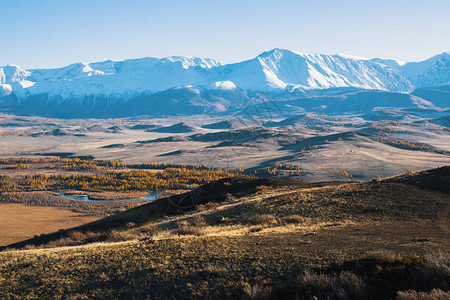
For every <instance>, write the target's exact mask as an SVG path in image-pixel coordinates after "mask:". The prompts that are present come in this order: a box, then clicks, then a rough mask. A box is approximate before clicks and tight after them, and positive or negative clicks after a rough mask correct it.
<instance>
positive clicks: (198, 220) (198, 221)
mask: <svg viewBox="0 0 450 300" xmlns="http://www.w3.org/2000/svg"><path fill="white" fill-rule="evenodd" d="M191 225H192V226H196V227H201V226H206V222H205V219H203V218H202V217H200V216H196V217H194V218H192V220H191Z"/></svg>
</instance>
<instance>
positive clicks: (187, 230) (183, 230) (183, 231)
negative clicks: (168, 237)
mask: <svg viewBox="0 0 450 300" xmlns="http://www.w3.org/2000/svg"><path fill="white" fill-rule="evenodd" d="M173 233H174V234H177V235H202V230H201V229H200V228H198V227H193V226H180V227H178V228H176V229H174V231H173Z"/></svg>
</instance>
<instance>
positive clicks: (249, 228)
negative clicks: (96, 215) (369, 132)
mask: <svg viewBox="0 0 450 300" xmlns="http://www.w3.org/2000/svg"><path fill="white" fill-rule="evenodd" d="M449 183H450V168H449V167H443V168H440V169H435V170H429V171H424V172H420V173H408V174H404V175H401V176H398V177H393V178H386V179H377V180H373V181H371V182H363V183H342V182H325V183H315V184H310V183H305V182H301V181H292V180H273V179H248V178H230V179H221V180H219V181H216V182H213V183H209V184H206V185H204V186H201V187H200V188H198V189H197V190H194V191H192V192H189V193H185V194H182V195H175V196H172V197H169V198H163V199H158V200H156V201H154V202H152V203H148V204H145V205H142V206H139V207H136V208H133V209H130V210H127V211H125V212H123V213H119V214H117V215H113V216H110V217H107V218H104V219H101V220H99V221H96V222H93V223H90V224H86V225H83V226H80V227H77V228H73V229H70V230H66V231H60V232H57V233H53V234H50V235H45V236H40V237H37V238H34V239H31V240H27V241H24V242H21V243H17V244H14V245H11V246H10V247H9V248H8V249H3V250H4V251H3V252H2V253H0V281H1V284H0V294H1V295H3V298H25V297H28V298H36V299H42V298H57V297H60V296H61V297H63V298H74V299H80V298H123V299H130V298H139V299H142V298H144V299H145V298H148V299H155V298H156V299H163V298H180V299H185V298H205V297H206V298H238V299H240V298H242V299H252V298H254V299H259V298H278V299H285V298H294V297H295V296H297V297H299V298H300V299H303V298H305V299H310V298H311V297H312V296H317V297H318V298H319V299H327V298H329V299H361V298H372V299H373V298H379V299H389V298H395V297H397V296H398V297H399V298H400V299H419V297H420V295H422V296H423V295H425V294H420V293H421V292H422V293H427V294H433V295H434V296H433V297H435V298H436V299H440V298H439V297H444V298H442V299H446V297H448V294H446V291H448V290H449V289H450V287H449V282H450V259H449V255H448V254H449V252H448V250H449V249H448V245H449V244H450V238H449V234H448V231H449V225H450V216H449V203H450V202H449V200H450V191H449V189H448V187H449ZM14 248H16V249H14ZM23 248H25V249H23ZM433 289H436V290H434V291H433ZM408 290H415V291H408ZM414 293H415V294H414ZM411 295H412V296H411ZM402 297H403V298H402ZM405 297H406V298H405ZM407 297H410V298H407ZM411 297H416V298H411ZM424 297H425V296H424Z"/></svg>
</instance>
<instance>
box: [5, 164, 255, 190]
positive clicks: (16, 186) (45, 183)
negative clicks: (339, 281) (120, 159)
mask: <svg viewBox="0 0 450 300" xmlns="http://www.w3.org/2000/svg"><path fill="white" fill-rule="evenodd" d="M235 176H246V177H252V175H243V174H242V172H240V171H228V170H213V169H196V168H167V169H165V170H163V171H158V172H147V171H141V170H132V171H129V172H118V171H109V172H106V173H105V174H99V175H83V174H77V175H64V174H58V175H44V174H39V175H26V176H22V177H14V178H13V177H9V176H0V192H17V191H37V190H49V189H77V190H107V191H140V190H145V191H156V190H160V189H189V188H191V187H192V186H195V185H200V184H204V183H207V182H210V181H215V180H219V179H222V178H227V177H235Z"/></svg>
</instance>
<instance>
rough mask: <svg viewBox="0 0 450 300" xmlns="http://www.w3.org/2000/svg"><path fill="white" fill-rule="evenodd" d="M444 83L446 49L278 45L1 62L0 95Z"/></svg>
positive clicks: (285, 90)
mask: <svg viewBox="0 0 450 300" xmlns="http://www.w3.org/2000/svg"><path fill="white" fill-rule="evenodd" d="M449 83H450V52H444V53H442V54H439V55H436V56H434V57H432V58H430V59H428V60H425V61H423V62H412V63H406V64H403V63H401V62H398V61H396V60H390V59H381V58H374V59H366V58H362V57H357V56H351V55H346V54H335V55H325V54H303V53H300V52H296V51H291V50H287V49H280V48H275V49H272V50H270V51H266V52H263V53H261V54H260V55H258V56H257V57H255V58H253V59H250V60H246V61H242V62H239V63H234V64H227V65H222V64H220V63H219V62H218V61H216V60H213V59H209V58H199V57H189V56H170V57H165V58H157V57H144V58H138V59H125V60H107V61H102V62H94V63H74V64H70V65H68V66H65V67H61V68H53V69H31V70H24V69H22V68H20V67H19V66H14V65H9V66H5V67H0V103H1V102H2V101H1V97H5V96H9V95H11V94H13V95H14V96H15V98H14V97H13V98H14V99H17V100H14V101H16V102H17V103H22V102H26V101H28V100H29V99H40V100H39V101H44V103H46V105H47V104H48V103H57V104H59V103H63V102H70V103H72V102H73V103H75V104H76V105H78V106H80V105H84V104H83V103H85V102H84V101H87V100H86V99H97V98H101V99H103V100H102V101H106V102H107V103H108V104H109V103H116V102H120V103H122V102H123V103H125V102H127V101H132V100H133V99H137V98H139V97H141V98H142V97H144V98H145V97H149V95H157V94H158V93H165V95H171V96H170V97H172V98H171V99H172V100H171V101H175V102H177V101H181V99H185V98H186V97H187V96H186V93H188V94H189V95H193V97H197V98H195V99H196V100H195V103H201V101H202V98H201V97H202V96H201V93H206V94H203V95H208V97H214V99H221V100H220V101H222V102H221V104H220V105H221V107H225V104H224V103H226V102H227V101H238V100H239V99H244V98H247V97H249V95H250V96H251V94H252V93H268V94H271V93H272V94H276V95H284V94H292V93H296V92H301V93H307V92H308V91H311V90H318V89H335V88H355V89H365V90H383V91H389V92H401V93H409V92H411V91H412V90H414V89H415V88H419V87H430V86H440V85H445V84H449ZM205 91H209V92H205ZM182 93H184V94H183V95H182ZM154 97H157V96H154ZM183 97H184V98H183ZM10 98H11V97H10ZM139 99H140V98H139ZM145 99H147V98H145ZM89 101H91V100H89ZM92 101H94V102H93V103H95V100H92ZM88 103H89V105H94V104H92V103H91V102H88Z"/></svg>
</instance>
